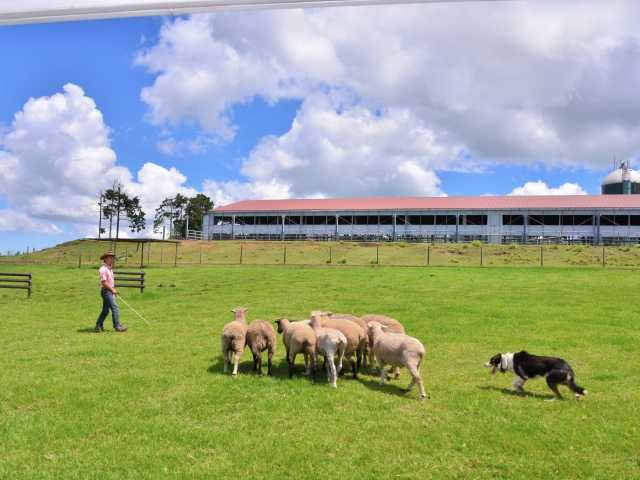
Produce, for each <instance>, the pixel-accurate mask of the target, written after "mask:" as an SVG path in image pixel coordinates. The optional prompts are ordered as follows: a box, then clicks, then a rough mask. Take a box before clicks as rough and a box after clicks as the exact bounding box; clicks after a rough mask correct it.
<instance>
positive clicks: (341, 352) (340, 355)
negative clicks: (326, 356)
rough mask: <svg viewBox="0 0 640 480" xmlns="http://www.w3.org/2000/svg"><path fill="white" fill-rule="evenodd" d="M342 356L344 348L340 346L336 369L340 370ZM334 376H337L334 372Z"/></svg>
mask: <svg viewBox="0 0 640 480" xmlns="http://www.w3.org/2000/svg"><path fill="white" fill-rule="evenodd" d="M343 358H344V348H341V349H340V350H338V369H337V371H338V372H339V371H342V359H343ZM334 375H335V376H336V377H337V376H338V375H337V373H335V374H334Z"/></svg>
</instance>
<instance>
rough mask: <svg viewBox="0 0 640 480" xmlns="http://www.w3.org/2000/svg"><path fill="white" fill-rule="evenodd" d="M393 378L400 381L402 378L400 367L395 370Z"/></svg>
mask: <svg viewBox="0 0 640 480" xmlns="http://www.w3.org/2000/svg"><path fill="white" fill-rule="evenodd" d="M393 378H395V379H398V378H400V367H396V368H395V370H394V374H393Z"/></svg>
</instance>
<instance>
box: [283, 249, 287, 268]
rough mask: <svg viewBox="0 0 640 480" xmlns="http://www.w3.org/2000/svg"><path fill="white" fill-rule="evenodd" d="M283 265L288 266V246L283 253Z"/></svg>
mask: <svg viewBox="0 0 640 480" xmlns="http://www.w3.org/2000/svg"><path fill="white" fill-rule="evenodd" d="M282 264H283V265H286V264H287V246H286V245H285V246H284V250H283V253H282Z"/></svg>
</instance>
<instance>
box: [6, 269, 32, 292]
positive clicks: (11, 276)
mask: <svg viewBox="0 0 640 480" xmlns="http://www.w3.org/2000/svg"><path fill="white" fill-rule="evenodd" d="M32 287H33V283H32V276H31V274H30V273H3V272H0V288H13V289H19V290H26V291H27V297H28V298H31V290H32Z"/></svg>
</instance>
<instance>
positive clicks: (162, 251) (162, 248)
mask: <svg viewBox="0 0 640 480" xmlns="http://www.w3.org/2000/svg"><path fill="white" fill-rule="evenodd" d="M163 253H164V247H160V265H162V260H163V259H162V254H163Z"/></svg>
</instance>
